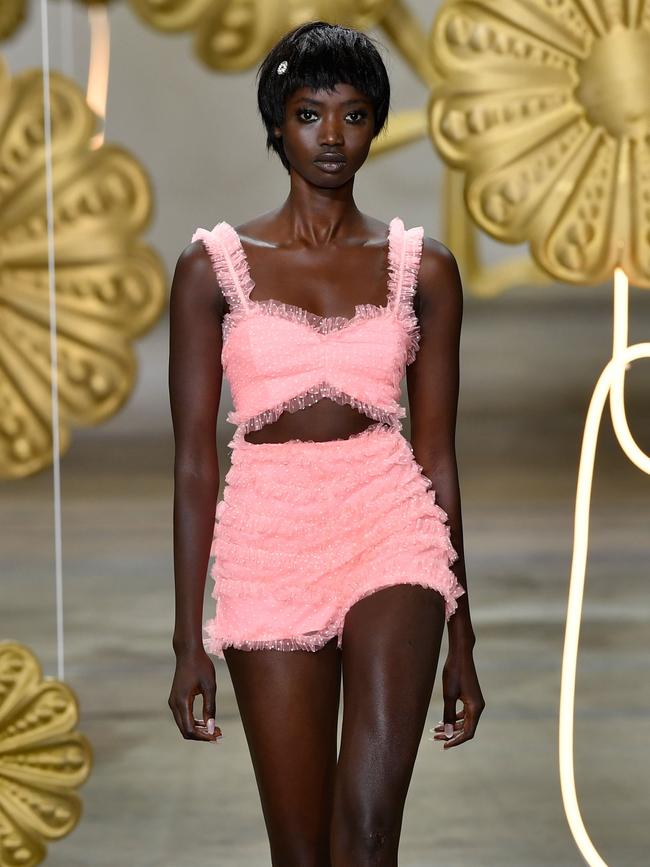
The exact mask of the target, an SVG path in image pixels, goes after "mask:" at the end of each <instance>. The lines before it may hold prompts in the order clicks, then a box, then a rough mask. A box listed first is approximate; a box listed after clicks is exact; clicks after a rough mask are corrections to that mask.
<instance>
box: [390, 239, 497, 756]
mask: <svg viewBox="0 0 650 867" xmlns="http://www.w3.org/2000/svg"><path fill="white" fill-rule="evenodd" d="M417 297H418V309H417V315H418V322H419V325H420V348H419V351H418V353H417V355H416V358H415V361H414V362H413V363H412V364H411V365H409V367H407V374H406V376H407V386H408V394H409V404H410V410H411V445H412V447H413V454H414V456H415V459H416V461H417V462H418V463H419V464H420V465H421V466H422V469H423V472H424V473H425V475H427V476H428V477H429V478H430V479H431V481H432V483H433V488H434V490H435V493H436V502H437V503H438V504H439V505H440V507H441V508H442V509H444V510H445V512H446V513H447V516H448V523H449V528H450V539H451V543H452V545H453V546H454V549H455V550H456V552H457V553H458V559H457V560H456V561H455V563H453V564H452V566H451V568H452V570H453V571H454V574H455V575H456V576H457V578H458V581H459V583H460V584H461V585H462V587H463V588H464V590H465V593H463V595H462V596H459V597H458V600H457V602H458V607H457V609H456V611H455V612H454V613H453V614H452V615H451V617H450V618H449V621H448V635H449V654H448V657H447V661H446V663H445V666H444V669H443V677H442V680H443V695H444V709H443V720H442V724H439V725H438V726H436V727H435V728H434V731H435V732H437V733H438V734H435V735H434V738H433V739H434V740H446V743H445V744H444V749H448V748H451V747H454V746H457V745H458V744H461V743H463V742H464V741H466V740H469V739H470V738H472V737H473V736H474V732H475V730H476V726H477V724H478V720H479V717H480V715H481V713H482V712H483V708H484V707H485V701H484V699H483V695H482V693H481V688H480V686H479V682H478V677H477V675H476V669H475V666H474V659H473V648H474V644H475V642H476V637H475V635H474V629H473V627H472V622H471V619H470V612H469V593H468V589H467V574H466V571H465V551H464V547H463V525H462V517H461V502H460V487H459V483H458V466H457V463H456V442H455V441H456V414H457V409H458V393H459V382H460V375H459V354H460V332H461V324H462V318H463V288H462V284H461V279H460V274H459V272H458V266H457V264H456V260H455V259H454V257H453V255H452V253H451V252H450V251H449V250H448V249H447V247H445V245H444V244H441V243H440V242H439V241H435V240H433V239H431V238H424V242H423V250H422V260H421V263H420V271H419V275H418V292H417ZM458 700H460V701H462V702H463V704H464V710H462V711H460V712H459V713H457V712H456V702H457V701H458ZM443 729H444V734H443ZM450 738H453V740H450Z"/></svg>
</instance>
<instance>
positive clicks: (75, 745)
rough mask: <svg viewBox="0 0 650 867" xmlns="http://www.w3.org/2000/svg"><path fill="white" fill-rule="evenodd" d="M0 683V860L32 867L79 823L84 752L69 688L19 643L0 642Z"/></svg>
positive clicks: (87, 754)
mask: <svg viewBox="0 0 650 867" xmlns="http://www.w3.org/2000/svg"><path fill="white" fill-rule="evenodd" d="M0 683H1V684H2V688H1V689H0V865H2V867H33V865H36V864H40V863H41V861H43V859H44V858H45V855H46V843H47V842H48V841H50V840H56V839H59V838H61V837H64V836H65V835H66V834H69V833H70V831H71V830H72V829H73V828H74V827H75V825H76V824H77V822H78V821H79V817H80V815H81V800H80V799H79V797H78V796H77V795H76V794H75V793H74V792H73V791H72V790H73V789H74V788H76V787H77V786H80V785H81V784H82V783H83V782H84V781H85V780H86V778H87V777H88V774H89V773H90V769H91V765H92V752H91V747H90V744H89V742H88V740H87V739H86V738H85V737H84V735H82V734H80V733H79V732H77V731H73V729H74V727H75V726H76V724H77V721H78V717H79V711H78V705H77V700H76V698H75V695H74V693H73V692H72V690H71V689H70V688H69V687H68V686H66V684H65V683H62V682H61V681H59V680H55V679H54V678H49V677H46V678H43V676H42V671H41V668H40V665H39V663H38V660H37V659H36V657H35V656H34V655H33V654H32V653H31V652H30V651H29V650H28V649H27V648H26V647H25V646H23V645H21V644H17V643H15V642H11V641H1V642H0Z"/></svg>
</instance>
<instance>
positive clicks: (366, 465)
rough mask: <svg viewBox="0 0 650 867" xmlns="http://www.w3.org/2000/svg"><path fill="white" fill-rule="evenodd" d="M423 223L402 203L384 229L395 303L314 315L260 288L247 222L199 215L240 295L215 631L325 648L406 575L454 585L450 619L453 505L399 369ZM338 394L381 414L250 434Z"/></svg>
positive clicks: (218, 267)
mask: <svg viewBox="0 0 650 867" xmlns="http://www.w3.org/2000/svg"><path fill="white" fill-rule="evenodd" d="M422 237H423V228H422V227H421V226H418V227H415V228H412V229H409V230H406V229H405V228H404V224H403V222H402V220H401V219H400V218H399V217H395V218H393V219H392V220H391V222H390V226H389V231H388V261H387V273H388V278H387V288H388V294H387V304H386V305H385V306H378V305H374V304H361V305H358V306H357V307H356V308H355V313H354V316H353V317H352V318H348V317H344V316H333V317H330V316H326V317H325V316H317V315H316V314H314V313H312V312H310V311H307V310H304V309H303V308H301V307H296V306H294V305H291V304H285V303H283V302H281V301H277V300H271V299H269V300H265V301H259V302H258V301H254V300H253V299H252V298H251V293H252V291H253V290H254V288H255V286H254V283H253V280H252V278H251V274H250V269H249V266H248V262H247V259H246V254H245V252H244V249H243V247H242V244H241V241H240V239H239V235H238V234H237V232H236V231H235V229H234V228H233V227H232V226H231V225H230V224H229V223H227V222H225V221H222V222H220V223H217V225H216V226H215V227H214V229H212V231H208V230H206V229H202V228H198V229H197V230H196V231H195V232H194V235H193V236H192V241H195V240H197V239H200V240H201V241H202V242H203V243H204V245H205V247H206V249H207V251H208V253H209V255H210V258H211V261H212V263H213V266H214V270H215V273H216V277H217V280H218V282H219V285H220V286H221V289H222V292H223V294H224V296H225V298H226V300H227V301H228V308H229V310H228V313H227V314H226V315H225V316H224V318H223V321H222V332H223V343H222V353H221V361H222V364H223V371H224V376H225V377H226V379H227V380H228V383H229V385H230V390H231V394H232V399H233V405H234V409H233V410H232V411H231V412H230V413H229V414H228V416H227V421H229V422H231V423H233V424H234V425H236V430H235V433H234V435H233V438H232V440H231V441H230V442H229V443H228V445H229V446H230V447H232V453H231V466H230V468H229V470H228V472H227V474H226V477H225V488H224V492H223V498H222V499H221V500H220V501H219V503H218V504H217V507H216V513H215V533H214V540H213V544H212V549H211V554H212V555H213V557H214V560H213V563H212V566H211V568H210V576H211V577H212V578H213V579H214V588H213V591H212V594H211V595H212V598H213V599H215V600H216V616H215V617H213V618H211V619H210V620H208V621H207V622H206V623H205V624H204V625H203V630H204V633H205V635H204V638H203V644H204V647H205V649H206V651H208V652H209V653H213V654H216V655H217V656H219V657H221V658H224V656H223V648H224V647H227V646H233V647H237V648H241V649H245V650H255V649H263V648H267V649H275V650H312V651H314V650H318V649H319V648H320V647H322V646H323V645H324V644H325V643H326V642H328V641H329V640H330V639H332V638H333V637H334V636H337V639H338V647H342V638H343V625H344V621H345V616H346V613H347V611H348V610H349V608H350V606H351V605H353V604H354V603H355V602H356V601H357V600H359V599H361V598H362V597H364V596H366V595H368V594H370V593H373V592H374V591H376V590H379V589H381V588H384V587H389V586H392V585H395V584H419V585H422V586H424V587H430V588H433V589H435V590H437V591H438V592H439V593H441V594H442V596H443V597H444V599H445V612H446V619H447V620H448V619H449V618H450V616H451V615H452V614H453V613H454V611H455V610H456V608H457V602H456V600H457V598H458V597H459V596H461V595H462V594H463V593H464V592H465V590H464V589H463V587H462V586H461V585H460V583H459V582H458V580H457V578H456V575H455V574H454V572H453V571H452V570H451V569H450V566H451V564H453V563H454V562H455V561H456V560H457V558H458V554H457V553H456V551H455V550H454V548H453V547H452V544H451V541H450V533H449V525H448V523H446V522H447V519H448V516H447V513H446V512H445V511H444V510H443V509H442V508H440V506H438V505H437V503H436V502H435V492H434V490H433V488H432V483H431V480H430V479H429V478H427V476H425V475H424V473H423V472H422V467H421V466H420V465H419V464H418V463H417V462H416V460H415V457H414V454H413V449H412V446H411V444H410V442H409V441H408V440H407V439H406V438H405V437H404V436H403V435H402V433H401V430H402V424H401V419H402V418H403V417H404V416H405V415H406V410H405V408H404V407H402V406H401V405H400V397H401V390H400V386H401V382H402V379H403V377H404V374H405V370H406V366H407V365H408V364H410V363H411V362H412V361H414V360H415V356H416V353H417V351H418V346H419V336H420V335H419V325H418V321H417V317H416V315H415V312H414V309H413V297H414V294H415V289H416V284H417V274H418V270H419V264H420V258H421V254H422ZM324 397H327V398H330V399H331V400H334V401H336V402H337V403H340V404H349V405H350V406H352V407H355V408H357V409H358V410H359V411H360V412H361V413H363V414H364V415H366V416H369V417H370V418H372V419H374V422H373V424H372V425H370V427H368V428H366V429H365V430H363V431H362V432H361V433H357V434H353V435H352V436H350V437H348V438H346V439H335V440H327V441H322V442H318V441H313V440H289V441H287V442H281V443H261V444H256V443H250V442H247V441H246V440H245V439H244V435H245V434H246V433H247V432H248V431H251V430H259V429H260V428H262V427H263V426H264V425H265V424H267V423H269V422H272V421H275V420H276V419H277V418H278V417H279V416H280V415H281V414H282V413H283V412H296V411H297V410H299V409H302V408H304V407H306V406H310V405H312V404H314V403H316V402H317V401H318V400H320V399H322V398H324Z"/></svg>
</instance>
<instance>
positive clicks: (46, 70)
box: [41, 0, 65, 680]
mask: <svg viewBox="0 0 650 867" xmlns="http://www.w3.org/2000/svg"><path fill="white" fill-rule="evenodd" d="M41 55H42V66H43V127H44V132H45V137H44V143H45V201H46V207H47V271H48V287H49V304H50V311H49V312H50V383H51V395H52V397H51V400H52V476H53V485H52V492H53V500H54V574H55V594H56V656H57V677H58V679H59V680H64V678H65V670H64V654H63V638H64V629H63V569H62V555H61V551H62V535H61V460H60V441H59V381H58V371H59V361H58V353H57V340H56V332H57V327H56V325H57V323H56V295H55V291H56V290H55V280H54V209H53V195H52V109H51V106H50V52H49V23H48V18H47V0H41Z"/></svg>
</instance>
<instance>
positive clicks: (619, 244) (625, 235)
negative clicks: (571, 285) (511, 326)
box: [531, 131, 650, 285]
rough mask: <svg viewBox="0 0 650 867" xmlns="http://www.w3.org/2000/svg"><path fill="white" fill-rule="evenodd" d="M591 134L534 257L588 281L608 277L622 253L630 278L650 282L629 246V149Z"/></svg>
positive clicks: (561, 275) (563, 276)
mask: <svg viewBox="0 0 650 867" xmlns="http://www.w3.org/2000/svg"><path fill="white" fill-rule="evenodd" d="M594 136H595V138H596V143H595V147H594V149H593V153H592V154H591V156H590V159H589V160H588V162H586V164H585V165H584V166H581V167H580V168H581V170H580V172H579V173H578V172H576V173H575V174H576V175H577V176H576V177H575V179H573V180H572V181H571V191H572V194H571V196H570V198H569V199H568V200H567V202H566V205H565V207H564V208H563V209H562V211H561V213H560V214H559V216H558V217H557V219H556V220H555V221H554V223H553V225H552V227H549V231H548V232H547V233H545V234H544V235H542V236H541V237H540V240H539V241H534V242H533V244H532V247H531V249H532V252H533V255H534V256H535V257H536V258H537V259H538V260H539V262H540V264H541V265H542V267H545V268H547V269H548V270H550V271H552V273H554V274H556V275H557V276H558V277H559V279H564V280H570V281H572V282H590V283H592V282H596V281H600V280H606V279H608V278H609V277H611V274H612V272H613V270H614V267H615V266H616V264H618V260H619V256H620V255H621V253H622V254H623V257H624V258H622V259H621V264H622V265H623V267H624V270H625V271H626V273H627V275H628V277H629V278H630V280H631V281H632V282H638V283H640V284H642V283H645V285H649V284H650V280H649V276H650V275H649V274H648V272H647V270H646V271H645V273H642V271H641V268H640V263H639V261H638V258H637V257H636V256H635V255H634V251H633V250H632V249H631V248H630V246H629V238H630V228H631V227H630V212H629V202H630V177H631V176H630V168H631V167H632V166H631V161H630V149H629V147H628V146H627V144H625V143H623V142H622V143H620V144H619V143H617V142H615V141H614V140H613V139H612V138H611V137H610V136H608V135H606V134H605V133H604V132H602V131H598V132H596V133H595V134H594ZM567 183H569V182H568V181H567ZM635 183H636V179H635ZM646 249H647V247H646ZM646 264H647V253H646Z"/></svg>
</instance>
